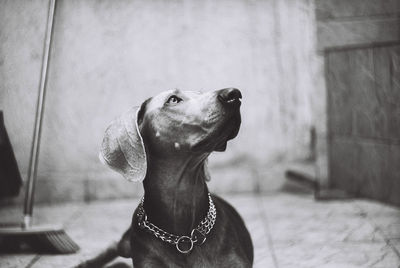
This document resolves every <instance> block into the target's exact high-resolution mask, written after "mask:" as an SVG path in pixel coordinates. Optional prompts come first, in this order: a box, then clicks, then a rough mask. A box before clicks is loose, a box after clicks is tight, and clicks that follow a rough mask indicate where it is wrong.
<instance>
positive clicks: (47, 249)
mask: <svg viewBox="0 0 400 268" xmlns="http://www.w3.org/2000/svg"><path fill="white" fill-rule="evenodd" d="M55 6H56V3H55V0H50V4H49V12H48V18H47V28H46V37H45V45H44V53H43V54H44V55H43V61H42V69H41V76H40V84H39V95H38V100H37V107H36V116H35V127H34V133H33V142H32V148H31V155H30V161H29V171H28V180H27V187H26V194H25V202H24V218H23V222H22V223H21V225H20V226H18V227H2V228H0V242H1V243H2V244H3V245H4V246H3V247H5V248H4V249H5V250H6V251H8V252H12V251H15V250H21V249H24V248H28V249H31V250H34V251H36V252H39V253H58V254H68V253H74V252H76V251H78V250H79V246H78V245H77V244H76V243H75V242H74V241H73V240H72V239H71V238H70V237H69V236H68V235H67V234H66V233H65V231H64V230H63V229H62V228H61V227H53V226H33V225H32V212H33V200H34V192H35V181H36V176H37V167H38V157H39V146H40V136H41V128H42V117H43V108H44V99H45V93H46V85H47V67H48V64H49V53H50V48H51V41H52V33H53V23H54V13H55Z"/></svg>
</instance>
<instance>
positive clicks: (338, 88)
mask: <svg viewBox="0 0 400 268" xmlns="http://www.w3.org/2000/svg"><path fill="white" fill-rule="evenodd" d="M316 7H317V9H316V10H317V18H318V41H319V42H318V47H319V49H324V50H325V53H324V55H325V68H326V79H327V80H326V82H327V93H328V98H327V100H328V102H327V105H328V107H327V110H328V138H329V140H328V144H329V182H330V185H331V186H332V187H338V188H341V189H345V190H347V191H350V192H352V193H354V194H356V195H360V196H367V197H372V198H375V199H378V200H383V201H386V202H391V203H395V204H400V169H399V167H400V86H399V85H400V80H399V79H400V19H399V18H400V17H399V15H400V1H398V0H385V1H376V0H368V1H358V0H351V1H316Z"/></svg>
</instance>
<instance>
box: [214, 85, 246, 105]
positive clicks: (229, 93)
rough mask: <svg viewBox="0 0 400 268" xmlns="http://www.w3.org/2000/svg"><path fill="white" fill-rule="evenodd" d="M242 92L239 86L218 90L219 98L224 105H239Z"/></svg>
mask: <svg viewBox="0 0 400 268" xmlns="http://www.w3.org/2000/svg"><path fill="white" fill-rule="evenodd" d="M241 98H242V93H241V92H240V90H239V89H237V88H224V89H221V90H219V91H218V100H219V101H220V102H221V103H222V104H224V105H238V104H240V99H241Z"/></svg>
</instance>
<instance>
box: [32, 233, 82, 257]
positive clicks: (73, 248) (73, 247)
mask: <svg viewBox="0 0 400 268" xmlns="http://www.w3.org/2000/svg"><path fill="white" fill-rule="evenodd" d="M35 236H36V240H37V241H38V240H39V241H40V242H39V243H40V244H42V247H43V250H44V251H51V252H53V253H56V254H70V253H75V252H77V251H78V250H79V246H78V245H77V244H76V243H75V242H74V241H73V240H72V239H71V238H70V237H69V236H68V235H67V234H66V233H65V232H64V231H63V230H57V231H48V232H44V233H42V234H36V235H35Z"/></svg>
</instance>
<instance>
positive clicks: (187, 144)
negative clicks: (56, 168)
mask: <svg viewBox="0 0 400 268" xmlns="http://www.w3.org/2000/svg"><path fill="white" fill-rule="evenodd" d="M241 97H242V95H241V93H240V91H239V90H238V89H234V88H226V89H221V90H217V91H212V92H206V93H201V92H194V91H181V90H170V91H165V92H162V93H160V94H158V95H157V96H155V97H152V98H150V99H148V100H146V101H145V102H144V103H143V104H142V105H141V107H140V108H133V109H131V110H130V111H128V112H127V113H125V114H123V115H122V116H121V117H120V118H118V119H116V120H115V121H113V122H112V123H111V125H110V126H109V127H108V128H107V130H106V133H105V136H104V139H103V143H102V147H101V152H100V156H101V157H100V158H101V159H102V160H104V162H105V163H106V164H107V165H108V166H110V167H111V168H113V169H115V170H116V171H118V172H120V173H121V174H122V175H123V176H124V177H125V178H126V179H128V180H132V181H141V180H143V179H144V177H145V175H146V169H147V158H148V157H150V158H151V157H152V156H157V157H168V158H173V157H176V156H182V157H185V156H187V155H188V154H190V155H204V154H209V153H211V152H212V151H224V150H225V149H226V144H227V141H228V140H230V139H233V138H234V137H236V135H237V133H238V131H239V127H240V123H241V119H240V104H241V101H240V99H241Z"/></svg>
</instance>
